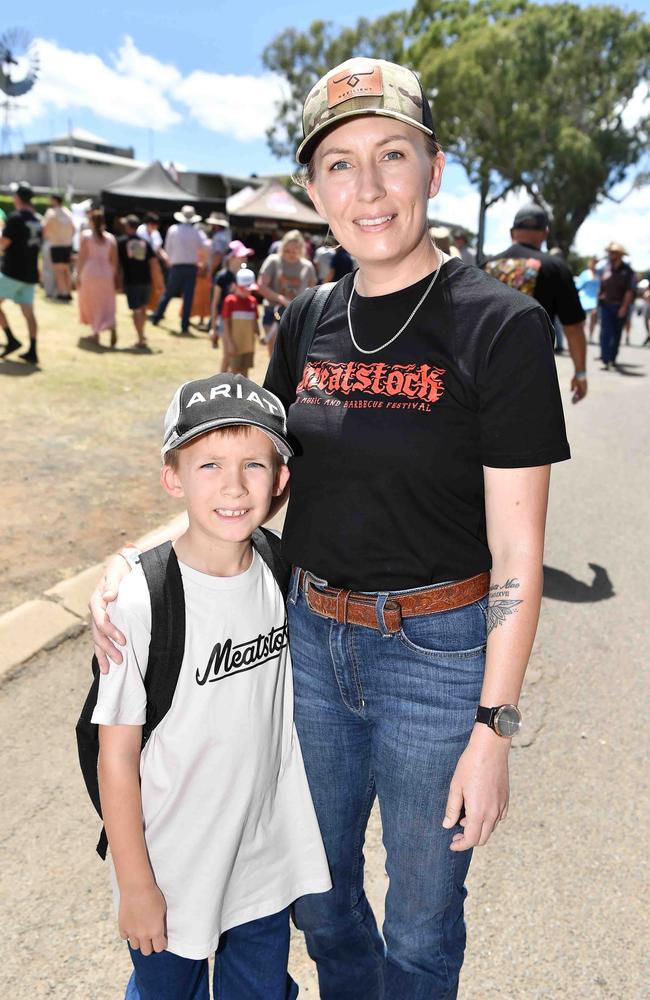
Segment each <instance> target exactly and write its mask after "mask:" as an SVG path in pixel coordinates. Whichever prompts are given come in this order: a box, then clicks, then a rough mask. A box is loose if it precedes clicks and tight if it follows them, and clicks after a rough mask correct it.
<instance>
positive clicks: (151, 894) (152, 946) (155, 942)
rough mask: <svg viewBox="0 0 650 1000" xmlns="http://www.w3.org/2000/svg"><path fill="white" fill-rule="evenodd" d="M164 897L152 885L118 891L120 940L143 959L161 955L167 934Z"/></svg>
mask: <svg viewBox="0 0 650 1000" xmlns="http://www.w3.org/2000/svg"><path fill="white" fill-rule="evenodd" d="M166 915H167V904H166V903H165V897H164V896H163V894H162V892H161V891H160V889H159V888H158V886H157V885H156V883H155V882H153V881H152V882H151V883H150V884H149V885H146V886H144V887H142V888H137V889H127V890H125V891H123V890H122V889H120V911H119V916H118V924H119V928H120V937H121V938H122V940H124V941H127V940H128V942H129V944H130V945H131V947H132V948H139V949H140V951H141V952H142V954H143V955H150V954H151V952H152V951H165V949H166V947H167V930H166V926H165V917H166Z"/></svg>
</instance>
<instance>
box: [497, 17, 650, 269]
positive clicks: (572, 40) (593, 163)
mask: <svg viewBox="0 0 650 1000" xmlns="http://www.w3.org/2000/svg"><path fill="white" fill-rule="evenodd" d="M513 27H514V34H515V37H516V39H517V44H518V48H519V49H523V50H524V51H530V49H531V47H532V46H534V49H535V52H536V62H537V65H536V67H535V72H534V77H535V79H536V80H539V90H540V99H539V104H538V113H537V115H536V118H535V126H536V127H535V132H536V138H537V141H536V144H535V145H536V150H535V155H534V156H533V157H532V158H529V161H528V163H527V164H525V166H524V167H523V169H522V171H521V173H522V179H523V181H524V184H525V185H526V187H527V188H528V190H529V191H530V192H531V193H532V194H533V195H535V196H536V197H537V198H538V200H540V201H541V202H542V203H543V204H545V205H546V206H547V207H548V208H549V209H550V213H551V217H552V225H551V241H552V242H554V243H555V244H557V245H558V246H560V247H561V248H562V250H563V251H564V253H565V254H566V253H568V251H569V248H570V246H571V244H572V242H573V240H574V238H575V235H576V233H577V231H578V229H579V228H580V226H581V225H582V223H583V222H584V221H585V219H586V218H587V216H588V215H589V213H590V212H591V211H593V209H594V208H595V207H596V205H597V204H598V203H599V202H601V201H602V200H604V199H605V198H607V197H609V194H610V192H611V190H612V188H613V187H614V186H615V185H616V184H618V183H620V182H621V181H623V180H624V179H625V177H626V175H627V174H628V171H629V169H630V168H631V167H633V166H634V165H635V164H637V163H640V162H642V160H643V158H644V156H645V154H647V152H648V150H649V149H650V108H649V107H648V104H647V102H646V104H645V108H646V110H645V113H643V111H641V113H640V114H638V115H636V116H634V118H632V119H631V120H628V116H627V115H626V110H627V108H628V106H629V105H630V102H631V101H632V99H633V97H634V95H635V92H637V87H638V85H639V84H640V83H642V82H643V81H644V80H647V78H648V74H649V73H650V25H648V24H646V23H645V22H644V21H643V18H642V17H641V16H640V15H639V14H635V13H624V12H623V11H621V9H620V8H615V7H589V8H585V9H581V8H579V7H577V6H575V5H574V4H570V3H563V4H558V5H557V6H552V7H551V6H544V7H533V6H531V7H530V8H529V10H528V11H527V12H526V14H525V15H524V16H523V17H522V18H520V19H519V20H518V22H517V23H516V24H515V25H514V26H513ZM646 178H647V174H645V175H644V174H642V173H640V174H639V175H638V177H637V182H638V183H642V182H643V181H644V179H646ZM646 183H647V179H646Z"/></svg>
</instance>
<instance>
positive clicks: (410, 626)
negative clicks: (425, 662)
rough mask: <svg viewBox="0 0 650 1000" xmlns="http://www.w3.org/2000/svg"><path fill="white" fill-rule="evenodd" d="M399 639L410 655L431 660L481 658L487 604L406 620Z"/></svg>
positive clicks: (478, 603)
mask: <svg viewBox="0 0 650 1000" xmlns="http://www.w3.org/2000/svg"><path fill="white" fill-rule="evenodd" d="M398 639H399V640H400V642H401V643H402V645H404V646H405V647H406V648H407V649H408V650H410V651H411V652H413V653H417V654H418V655H420V656H427V657H430V658H432V659H440V660H444V661H449V660H452V661H453V660H459V661H460V660H469V659H472V658H473V657H479V656H482V655H483V653H484V652H485V646H486V642H487V624H486V602H485V600H482V601H475V602H474V603H473V604H469V605H467V607H464V608H454V609H453V610H451V611H443V612H440V613H439V614H431V615H416V616H414V617H412V618H404V619H403V620H402V627H401V629H400V631H399V632H398Z"/></svg>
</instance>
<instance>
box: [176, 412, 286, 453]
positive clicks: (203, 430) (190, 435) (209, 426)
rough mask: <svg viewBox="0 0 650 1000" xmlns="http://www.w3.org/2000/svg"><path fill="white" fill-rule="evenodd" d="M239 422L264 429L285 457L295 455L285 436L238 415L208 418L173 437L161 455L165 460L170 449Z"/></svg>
mask: <svg viewBox="0 0 650 1000" xmlns="http://www.w3.org/2000/svg"><path fill="white" fill-rule="evenodd" d="M237 424H246V425H247V426H248V427H257V428H258V430H260V431H263V432H264V434H266V436H267V437H269V438H271V441H272V442H273V444H274V445H275V447H276V449H277V450H278V452H279V453H280V455H282V457H283V458H292V457H293V449H292V448H291V445H290V444H289V442H288V441H285V440H284V438H281V437H280V436H279V435H278V434H274V433H273V431H270V430H269V429H268V427H265V426H264V425H263V424H260V423H258V422H257V421H255V420H242V419H241V418H239V417H237V418H232V419H228V418H226V419H221V420H206V422H205V423H204V424H200V425H199V426H198V427H193V428H192V430H191V431H187V432H186V433H185V434H181V435H180V436H179V437H173V438H171V440H170V441H168V442H167V444H165V445H163V447H162V450H161V455H162V458H163V461H164V459H165V455H167V454H168V453H169V452H170V451H174V450H175V449H176V448H180V447H181V445H183V444H188V443H189V442H190V441H193V440H194V438H197V437H201V435H202V434H207V432H208V431H215V430H217V429H218V428H219V427H232V426H234V425H237Z"/></svg>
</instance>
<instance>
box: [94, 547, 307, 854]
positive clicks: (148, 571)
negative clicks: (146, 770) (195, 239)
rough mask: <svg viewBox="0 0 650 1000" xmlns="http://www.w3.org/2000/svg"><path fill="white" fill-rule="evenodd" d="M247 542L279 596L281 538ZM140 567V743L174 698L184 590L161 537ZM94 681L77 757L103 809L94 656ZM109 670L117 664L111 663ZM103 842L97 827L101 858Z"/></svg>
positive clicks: (285, 583) (283, 581) (283, 565)
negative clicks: (143, 667)
mask: <svg viewBox="0 0 650 1000" xmlns="http://www.w3.org/2000/svg"><path fill="white" fill-rule="evenodd" d="M252 542H253V545H254V546H255V548H256V549H257V551H258V552H259V554H260V556H261V557H262V559H263V560H264V562H265V563H266V564H267V566H268V567H269V569H270V570H271V572H272V573H273V576H274V578H275V581H276V583H277V585H278V587H279V588H280V590H281V592H282V595H283V597H285V598H286V596H287V592H288V589H289V576H290V572H291V567H290V565H289V564H288V563H287V562H286V560H285V559H284V558H283V556H282V551H281V541H280V538H278V536H277V535H276V534H275V533H274V532H273V531H270V530H269V529H268V528H258V529H257V531H255V532H253V537H252ZM140 563H141V565H142V571H143V573H144V576H145V580H146V581H147V587H148V589H149V597H150V601H151V639H150V642H149V656H148V660H147V672H146V673H145V677H144V687H145V691H146V694H147V714H146V720H145V723H144V725H143V727H142V747H143V748H144V746H145V744H146V743H147V740H148V739H149V737H150V736H151V734H152V732H153V731H154V729H155V728H156V726H158V725H159V724H160V723H161V722H162V720H163V719H164V718H165V716H166V715H167V713H168V711H169V709H170V708H171V705H172V701H173V700H174V692H175V691H176V685H177V683H178V677H179V674H180V671H181V666H182V664H183V655H184V653H185V591H184V589H183V578H182V576H181V570H180V566H179V565H178V559H177V558H176V553H175V552H174V548H173V546H172V543H171V542H164V543H163V544H162V545H159V546H157V547H156V548H155V549H150V550H149V551H147V552H142V553H141V555H140ZM92 669H93V683H92V685H91V688H90V691H89V692H88V696H87V698H86V701H85V703H84V707H83V709H82V711H81V716H80V717H79V721H78V722H77V727H76V733H77V748H78V751H79V763H80V765H81V771H82V774H83V778H84V781H85V783H86V788H87V790H88V795H89V796H90V799H91V801H92V803H93V805H94V807H95V809H96V810H97V812H98V814H99V816H100V817H101V815H102V807H101V801H100V796H99V780H98V776H97V761H98V757H99V726H98V725H97V724H96V723H93V722H92V721H91V720H92V715H93V712H94V710H95V705H96V704H97V697H98V694H99V676H100V675H99V664H98V663H97V658H96V657H93V663H92ZM111 669H112V670H119V669H121V668H120V667H118V666H113V667H112V668H111ZM107 848H108V841H107V838H106V831H105V830H104V829H102V832H101V835H100V838H99V843H98V844H97V853H98V854H99V856H100V857H101V858H102V859H104V858H105V857H106V851H107Z"/></svg>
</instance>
